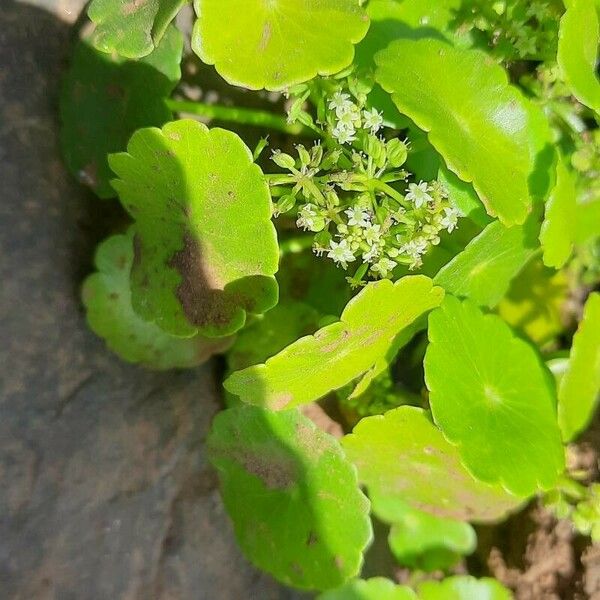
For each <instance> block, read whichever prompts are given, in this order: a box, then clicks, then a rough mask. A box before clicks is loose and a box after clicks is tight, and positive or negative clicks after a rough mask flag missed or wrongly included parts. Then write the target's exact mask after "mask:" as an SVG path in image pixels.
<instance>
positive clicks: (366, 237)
mask: <svg viewBox="0 0 600 600" xmlns="http://www.w3.org/2000/svg"><path fill="white" fill-rule="evenodd" d="M365 103H366V95H365V94H362V93H355V94H351V92H350V90H349V89H348V88H346V87H345V86H344V85H343V84H339V85H337V86H336V88H335V89H334V90H330V92H329V93H328V94H326V95H325V97H324V101H323V102H322V106H323V108H324V110H323V111H322V114H321V118H320V120H319V121H318V122H317V124H316V125H315V124H314V123H312V122H311V123H310V124H311V125H312V126H313V127H318V131H319V132H320V133H321V135H322V138H323V139H322V141H319V142H317V143H316V144H315V145H314V146H313V147H312V148H310V149H307V148H306V147H304V146H302V145H299V146H297V147H296V151H297V157H293V156H291V155H290V154H284V153H282V152H279V151H276V152H274V154H273V160H274V162H275V163H276V164H277V165H278V166H279V167H280V168H282V169H284V170H286V171H289V174H281V175H272V176H270V183H271V185H272V187H273V194H274V196H277V197H278V201H277V203H276V205H275V215H276V216H277V215H279V214H282V213H295V223H296V226H297V227H298V228H299V229H302V230H304V231H309V232H312V233H314V234H315V236H314V243H313V250H314V252H315V253H316V254H317V255H319V256H326V257H327V258H329V259H331V260H332V261H334V262H335V263H336V265H338V266H339V267H341V268H343V269H348V268H349V267H350V266H352V268H353V270H354V275H353V276H352V277H351V278H349V279H350V282H351V283H352V284H353V285H361V284H362V281H363V278H365V277H371V278H391V277H392V276H393V272H394V270H395V269H396V268H397V267H400V266H405V267H408V268H409V269H417V268H419V267H420V266H421V265H422V263H423V257H424V256H425V254H426V253H427V252H428V251H429V250H430V248H431V247H432V246H435V245H437V244H439V243H440V235H441V234H442V232H443V231H447V232H449V233H451V232H452V231H454V229H456V227H457V223H458V218H459V216H460V215H459V212H458V211H457V210H456V209H455V208H454V207H453V206H452V205H451V203H450V201H449V199H448V195H447V192H446V190H445V189H444V187H443V186H442V185H441V184H440V183H439V182H437V181H421V180H418V179H415V178H414V177H413V176H412V175H411V174H410V173H409V172H408V171H406V170H405V169H404V168H403V166H404V164H405V162H406V160H407V157H408V151H409V144H408V143H407V142H406V141H403V140H401V139H399V138H398V137H392V138H391V139H386V138H385V137H384V135H382V133H385V132H384V131H383V130H384V118H383V115H382V114H381V113H380V112H379V111H378V110H377V109H375V108H367V107H366V106H365ZM302 118H304V122H306V123H309V121H308V120H307V119H306V117H301V118H300V119H299V120H301V121H302Z"/></svg>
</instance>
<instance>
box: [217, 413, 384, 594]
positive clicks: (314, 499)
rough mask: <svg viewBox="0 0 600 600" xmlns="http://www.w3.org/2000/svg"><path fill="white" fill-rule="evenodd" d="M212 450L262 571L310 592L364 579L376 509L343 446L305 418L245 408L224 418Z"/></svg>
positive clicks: (241, 536)
mask: <svg viewBox="0 0 600 600" xmlns="http://www.w3.org/2000/svg"><path fill="white" fill-rule="evenodd" d="M208 448H209V452H210V457H211V461H212V463H213V464H214V465H215V467H216V468H217V470H218V473H219V480H220V482H221V490H222V494H223V500H224V502H225V506H226V508H227V511H228V512H229V515H230V516H231V518H232V520H233V524H234V528H235V533H236V536H237V538H238V541H239V544H240V546H241V548H242V550H243V551H244V552H245V554H246V556H247V557H248V558H249V559H250V560H251V561H252V562H253V563H254V564H255V565H256V566H257V567H259V568H260V569H263V570H264V571H267V572H269V573H271V574H272V575H273V576H275V577H276V578H277V579H279V580H280V581H282V582H284V583H286V584H288V585H293V586H295V587H299V588H310V589H327V588H332V587H335V586H338V585H340V584H342V583H343V582H344V581H346V580H347V579H348V578H350V577H354V576H356V575H357V574H358V572H359V571H360V568H361V564H362V553H363V551H364V550H365V548H366V546H367V544H368V543H369V542H370V541H371V537H372V532H371V523H370V520H369V516H368V513H369V502H368V500H367V498H366V497H365V496H364V495H363V493H362V492H361V491H360V489H359V487H358V482H357V479H356V471H355V470H354V467H353V466H352V465H351V464H350V463H349V462H348V461H347V460H346V458H345V457H344V454H343V452H342V449H341V448H340V446H339V443H338V442H337V440H335V439H334V438H332V437H331V436H329V435H327V434H326V433H324V432H323V431H321V430H319V429H317V428H316V427H315V426H314V425H313V423H312V422H311V421H310V420H309V419H307V418H306V417H304V416H302V415H301V414H300V413H298V412H297V411H284V412H278V413H274V412H270V411H268V410H265V409H262V408H258V407H253V406H241V407H239V408H234V409H229V410H226V411H224V412H222V413H220V414H219V415H218V416H217V418H216V419H215V422H214V425H213V430H212V432H211V434H210V436H209V439H208Z"/></svg>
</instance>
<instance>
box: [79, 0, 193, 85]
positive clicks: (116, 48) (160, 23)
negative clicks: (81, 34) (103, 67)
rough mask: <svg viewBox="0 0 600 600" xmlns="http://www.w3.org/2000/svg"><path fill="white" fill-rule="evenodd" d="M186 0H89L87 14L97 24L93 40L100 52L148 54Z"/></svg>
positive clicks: (135, 55)
mask: <svg viewBox="0 0 600 600" xmlns="http://www.w3.org/2000/svg"><path fill="white" fill-rule="evenodd" d="M187 1H188V0H92V2H91V4H90V6H89V8H88V17H89V18H90V19H91V20H92V21H93V22H94V23H95V25H96V30H95V32H94V35H93V43H94V45H95V47H96V48H97V49H98V50H100V51H102V52H107V53H116V54H119V55H121V56H124V57H126V58H140V57H142V56H147V55H148V54H150V53H151V52H152V51H153V50H154V48H156V47H157V46H158V44H159V43H160V41H161V39H162V37H163V35H164V34H165V32H166V31H167V28H168V26H169V23H171V21H172V20H173V19H174V18H175V16H176V15H177V13H178V12H179V10H180V9H181V7H182V6H184V5H185V4H187ZM148 89H150V87H148Z"/></svg>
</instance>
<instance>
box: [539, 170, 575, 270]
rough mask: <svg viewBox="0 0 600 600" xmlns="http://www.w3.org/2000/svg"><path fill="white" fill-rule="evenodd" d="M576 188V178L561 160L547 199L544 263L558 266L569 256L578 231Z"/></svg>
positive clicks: (542, 236) (543, 232)
mask: <svg viewBox="0 0 600 600" xmlns="http://www.w3.org/2000/svg"><path fill="white" fill-rule="evenodd" d="M576 214H577V190H576V188H575V178H574V176H573V175H572V174H571V172H570V171H569V169H568V168H567V166H566V165H565V163H564V162H563V160H559V162H558V164H557V166H556V185H555V186H554V189H553V190H552V193H551V194H550V198H548V201H547V202H546V216H545V218H544V224H543V225H542V231H541V233H540V242H541V244H542V248H543V250H544V264H545V265H546V266H548V267H554V268H556V269H560V268H561V267H562V266H563V265H564V264H565V263H566V262H567V260H569V257H570V256H571V252H572V251H573V243H574V241H575V238H576V235H577V229H576V227H577V217H576Z"/></svg>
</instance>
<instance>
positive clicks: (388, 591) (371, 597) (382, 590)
mask: <svg viewBox="0 0 600 600" xmlns="http://www.w3.org/2000/svg"><path fill="white" fill-rule="evenodd" d="M317 600H417V595H416V594H415V593H414V592H413V591H412V590H411V589H410V588H409V587H406V586H404V585H396V584H395V583H394V582H393V581H390V580H389V579H385V578H384V577H373V578H372V579H354V580H352V581H349V582H348V583H347V584H345V585H343V586H342V587H339V588H337V589H335V590H330V591H328V592H325V593H324V594H321V595H320V596H319V597H318V598H317Z"/></svg>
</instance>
